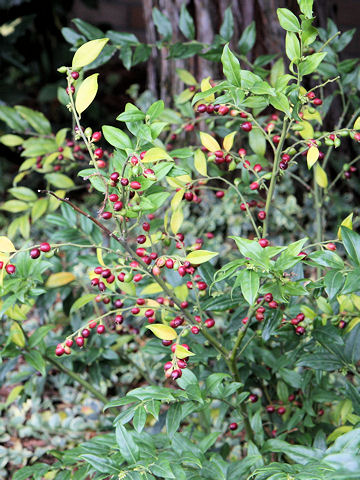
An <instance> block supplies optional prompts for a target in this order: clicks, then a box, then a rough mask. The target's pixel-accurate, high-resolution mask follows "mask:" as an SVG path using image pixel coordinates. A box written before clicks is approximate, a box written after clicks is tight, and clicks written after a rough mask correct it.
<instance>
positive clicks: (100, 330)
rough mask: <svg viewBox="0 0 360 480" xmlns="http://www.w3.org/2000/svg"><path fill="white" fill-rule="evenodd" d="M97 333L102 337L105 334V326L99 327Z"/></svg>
mask: <svg viewBox="0 0 360 480" xmlns="http://www.w3.org/2000/svg"><path fill="white" fill-rule="evenodd" d="M96 331H97V333H98V334H99V335H102V334H103V333H104V332H105V326H104V325H98V327H97V329H96Z"/></svg>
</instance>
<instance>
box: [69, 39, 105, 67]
mask: <svg viewBox="0 0 360 480" xmlns="http://www.w3.org/2000/svg"><path fill="white" fill-rule="evenodd" d="M108 41H109V39H108V38H97V39H96V40H90V42H86V43H84V45H81V47H80V48H78V49H77V50H76V52H75V55H74V57H73V61H72V68H73V69H74V70H77V69H79V68H82V67H85V65H89V63H91V62H93V61H94V60H95V59H96V58H97V57H98V56H99V55H100V52H101V50H102V49H103V48H104V47H105V45H106V44H107V42H108Z"/></svg>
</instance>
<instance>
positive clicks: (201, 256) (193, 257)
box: [186, 250, 219, 265]
mask: <svg viewBox="0 0 360 480" xmlns="http://www.w3.org/2000/svg"><path fill="white" fill-rule="evenodd" d="M216 255H219V254H218V253H217V252H209V251H208V250H194V251H193V252H190V253H189V254H188V255H187V256H186V260H188V261H189V262H190V263H192V264H193V265H200V264H201V263H205V262H208V261H209V260H211V259H212V258H214V257H216Z"/></svg>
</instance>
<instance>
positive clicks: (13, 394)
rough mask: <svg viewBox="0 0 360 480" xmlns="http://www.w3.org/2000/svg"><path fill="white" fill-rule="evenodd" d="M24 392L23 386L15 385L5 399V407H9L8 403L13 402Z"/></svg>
mask: <svg viewBox="0 0 360 480" xmlns="http://www.w3.org/2000/svg"><path fill="white" fill-rule="evenodd" d="M23 390H24V386H23V385H17V386H16V387H14V388H13V389H12V390H11V392H10V393H9V395H8V397H7V399H6V403H5V405H6V406H7V405H10V403H12V402H13V401H14V400H16V399H17V397H18V396H19V395H20V393H21V392H22V391H23Z"/></svg>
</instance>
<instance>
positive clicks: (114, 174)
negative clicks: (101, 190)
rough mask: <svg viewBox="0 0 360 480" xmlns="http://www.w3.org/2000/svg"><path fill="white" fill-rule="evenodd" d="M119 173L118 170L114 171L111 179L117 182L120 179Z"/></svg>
mask: <svg viewBox="0 0 360 480" xmlns="http://www.w3.org/2000/svg"><path fill="white" fill-rule="evenodd" d="M119 176H120V175H119V173H118V172H113V173H112V174H111V175H110V180H112V181H113V182H115V183H116V182H117V181H118V180H119Z"/></svg>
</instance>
